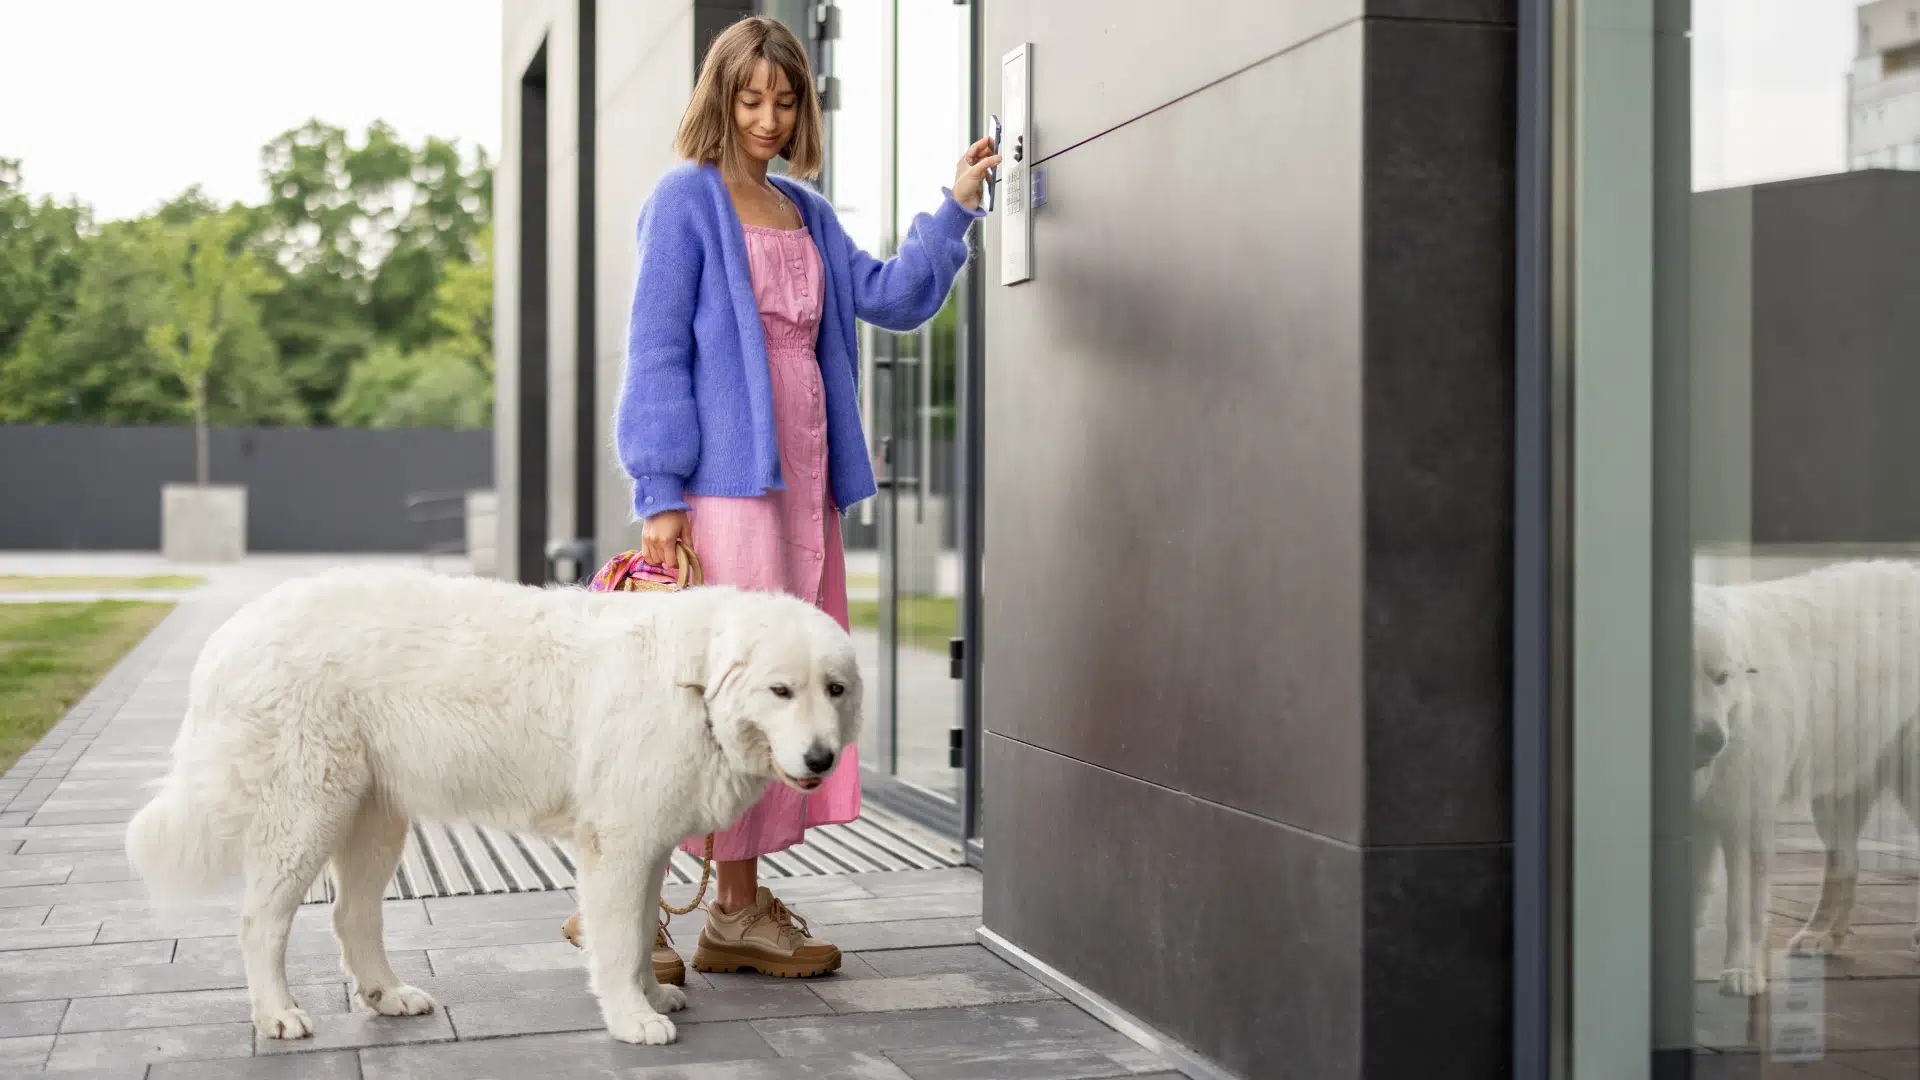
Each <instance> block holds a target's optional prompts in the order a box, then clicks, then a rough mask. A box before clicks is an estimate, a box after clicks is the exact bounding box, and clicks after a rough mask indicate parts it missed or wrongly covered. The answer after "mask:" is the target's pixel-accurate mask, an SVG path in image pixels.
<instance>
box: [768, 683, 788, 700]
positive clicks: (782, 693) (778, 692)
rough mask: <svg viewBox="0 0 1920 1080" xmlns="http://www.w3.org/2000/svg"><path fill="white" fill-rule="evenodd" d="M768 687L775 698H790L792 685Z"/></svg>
mask: <svg viewBox="0 0 1920 1080" xmlns="http://www.w3.org/2000/svg"><path fill="white" fill-rule="evenodd" d="M768 689H769V690H772V691H773V696H774V697H777V698H790V697H792V696H793V687H791V686H770V687H768Z"/></svg>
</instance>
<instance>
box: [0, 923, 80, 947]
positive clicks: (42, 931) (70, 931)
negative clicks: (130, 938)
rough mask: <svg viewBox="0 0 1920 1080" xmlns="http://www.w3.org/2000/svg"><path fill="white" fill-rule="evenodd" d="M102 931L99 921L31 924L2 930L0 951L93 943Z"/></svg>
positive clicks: (0, 931)
mask: <svg viewBox="0 0 1920 1080" xmlns="http://www.w3.org/2000/svg"><path fill="white" fill-rule="evenodd" d="M99 933H100V924H99V923H74V924H71V925H66V926H29V927H26V928H23V929H18V930H0V952H18V951H20V950H22V949H54V948H59V947H61V946H69V945H91V944H93V943H94V938H95V936H96V935H98V934H99Z"/></svg>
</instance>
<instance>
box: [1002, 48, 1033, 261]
mask: <svg viewBox="0 0 1920 1080" xmlns="http://www.w3.org/2000/svg"><path fill="white" fill-rule="evenodd" d="M1000 110H1001V111H1002V112H1003V113H1005V114H1006V124H1005V127H1004V128H1003V129H1002V132H1001V135H1000V169H999V172H1000V191H999V193H998V199H997V200H996V201H997V202H998V203H999V207H1000V284H1002V285H1017V284H1019V283H1020V282H1022V281H1026V280H1027V279H1029V278H1031V277H1033V200H1032V197H1031V194H1030V191H1029V188H1030V180H1029V178H1030V177H1031V175H1032V172H1033V170H1032V165H1033V161H1034V145H1033V45H1032V43H1031V42H1022V43H1021V44H1020V45H1018V46H1015V47H1014V48H1013V49H1011V50H1009V51H1008V52H1007V54H1006V55H1005V56H1002V57H1001V58H1000Z"/></svg>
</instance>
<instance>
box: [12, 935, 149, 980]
mask: <svg viewBox="0 0 1920 1080" xmlns="http://www.w3.org/2000/svg"><path fill="white" fill-rule="evenodd" d="M9 932H10V933H29V932H30V931H25V930H19V931H9ZM172 960H173V942H171V941H138V942H132V943H129V944H125V945H77V946H73V947H71V948H64V949H23V950H21V951H19V952H0V981H6V982H11V981H12V980H14V979H17V978H19V977H21V976H23V975H48V974H52V973H54V972H60V971H89V970H99V969H101V968H114V967H127V966H133V965H140V964H165V963H169V962H171V961H172Z"/></svg>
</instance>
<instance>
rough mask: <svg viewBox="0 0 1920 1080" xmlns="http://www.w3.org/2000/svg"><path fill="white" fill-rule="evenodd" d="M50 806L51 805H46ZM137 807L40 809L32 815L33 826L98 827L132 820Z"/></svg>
mask: <svg viewBox="0 0 1920 1080" xmlns="http://www.w3.org/2000/svg"><path fill="white" fill-rule="evenodd" d="M48 805H51V804H48ZM139 809H140V807H138V806H119V807H111V808H108V807H96V808H94V809H88V810H49V809H47V808H46V807H45V806H43V807H41V808H40V809H39V810H38V811H37V812H35V813H34V815H33V820H32V822H31V824H34V825H99V824H111V823H115V822H120V823H125V822H128V821H132V820H133V815H134V812H135V811H136V810H139Z"/></svg>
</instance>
